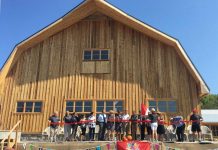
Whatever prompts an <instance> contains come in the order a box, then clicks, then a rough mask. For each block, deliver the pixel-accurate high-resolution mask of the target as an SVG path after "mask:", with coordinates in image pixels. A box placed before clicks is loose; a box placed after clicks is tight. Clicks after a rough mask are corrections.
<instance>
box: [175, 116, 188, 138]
mask: <svg viewBox="0 0 218 150" xmlns="http://www.w3.org/2000/svg"><path fill="white" fill-rule="evenodd" d="M172 123H173V124H174V125H175V126H176V135H177V138H178V141H179V142H183V141H184V131H185V123H184V121H183V117H182V116H176V117H173V122H172Z"/></svg>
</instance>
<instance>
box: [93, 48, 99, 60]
mask: <svg viewBox="0 0 218 150" xmlns="http://www.w3.org/2000/svg"><path fill="white" fill-rule="evenodd" d="M92 59H93V60H99V59H100V51H99V50H94V51H93V52H92Z"/></svg>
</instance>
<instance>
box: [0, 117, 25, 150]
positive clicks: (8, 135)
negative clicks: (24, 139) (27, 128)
mask: <svg viewBox="0 0 218 150" xmlns="http://www.w3.org/2000/svg"><path fill="white" fill-rule="evenodd" d="M20 123H21V120H19V121H18V122H17V123H16V124H15V125H14V127H13V128H12V129H11V130H10V132H9V133H8V134H7V135H6V136H5V137H4V138H3V140H2V141H1V150H3V149H4V143H5V140H6V139H8V145H7V146H8V147H9V148H11V147H10V146H11V145H10V139H11V133H12V132H13V131H14V130H15V129H16V135H15V142H14V144H15V146H16V149H17V136H18V135H17V134H18V128H17V127H18V126H19V125H20Z"/></svg>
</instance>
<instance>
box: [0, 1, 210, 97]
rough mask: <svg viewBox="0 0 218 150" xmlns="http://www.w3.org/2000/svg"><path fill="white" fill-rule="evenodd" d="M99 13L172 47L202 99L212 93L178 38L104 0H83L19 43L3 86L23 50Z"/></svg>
mask: <svg viewBox="0 0 218 150" xmlns="http://www.w3.org/2000/svg"><path fill="white" fill-rule="evenodd" d="M96 11H98V12H101V13H102V14H105V15H107V16H109V17H111V18H113V19H114V20H117V21H119V22H121V23H123V24H125V25H127V26H129V27H131V28H133V29H135V30H137V31H140V32H142V33H144V34H146V35H148V36H150V37H152V38H154V39H156V40H159V41H161V42H163V43H166V44H168V45H170V46H173V47H174V48H175V50H176V52H177V53H178V55H179V57H180V58H181V60H182V61H183V63H184V64H185V65H186V67H187V69H188V70H189V72H190V73H191V75H192V76H193V77H194V79H195V80H196V82H197V83H198V84H199V91H200V96H203V95H206V94H208V93H209V88H208V86H207V84H206V83H205V81H204V80H203V78H202V77H201V75H200V73H199V72H198V70H197V69H196V67H195V66H194V65H193V63H192V62H191V60H190V58H189V57H188V55H187V53H186V52H185V50H184V49H183V47H182V45H181V44H180V42H179V41H178V40H177V39H175V38H173V37H171V36H169V35H167V34H165V33H163V32H161V31H159V30H157V29H155V28H153V27H151V26H149V25H147V24H145V23H143V22H141V21H139V20H137V19H136V18H134V17H132V16H130V15H128V14H126V13H124V12H123V11H121V10H120V9H118V8H116V7H114V6H113V5H111V4H109V3H108V2H106V1H104V0H86V1H83V2H82V3H80V4H79V5H78V6H77V7H75V8H74V9H73V10H71V11H70V12H68V13H67V14H66V15H64V16H63V17H61V18H60V19H58V20H56V21H55V22H53V23H52V24H50V25H48V26H47V27H45V28H44V29H42V30H40V31H39V32H37V33H35V34H34V35H32V36H30V37H29V38H27V39H25V40H24V41H22V42H20V43H19V44H17V45H16V46H15V48H14V50H13V51H12V53H11V55H10V56H9V58H8V60H7V61H6V62H5V64H4V66H3V67H2V69H1V72H0V84H1V81H3V80H4V78H5V77H6V75H7V73H8V72H9V70H10V68H11V67H12V66H13V64H14V63H15V62H16V60H17V59H18V57H19V55H20V54H21V53H22V52H23V51H24V50H27V49H28V48H30V47H31V46H33V45H35V44H37V43H39V42H41V41H43V40H44V39H46V38H48V37H49V36H51V35H54V34H55V33H57V32H59V31H61V30H63V29H65V28H67V27H69V26H71V25H72V24H74V23H76V22H78V21H80V20H82V19H83V18H85V17H87V16H89V15H91V14H93V13H94V12H96Z"/></svg>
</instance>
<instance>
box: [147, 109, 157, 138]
mask: <svg viewBox="0 0 218 150" xmlns="http://www.w3.org/2000/svg"><path fill="white" fill-rule="evenodd" d="M149 119H150V121H151V130H152V140H157V126H158V124H157V121H158V115H157V113H156V111H155V109H154V108H152V109H151V114H150V115H149Z"/></svg>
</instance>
